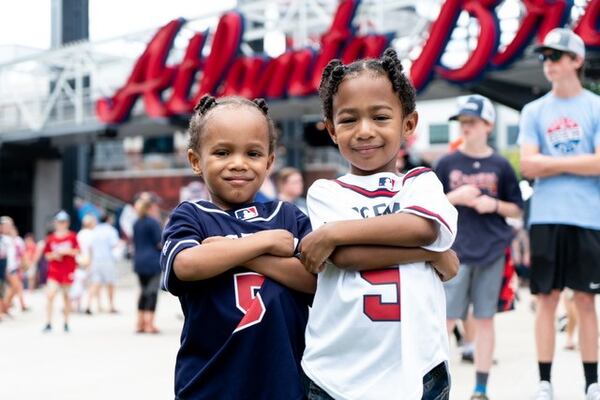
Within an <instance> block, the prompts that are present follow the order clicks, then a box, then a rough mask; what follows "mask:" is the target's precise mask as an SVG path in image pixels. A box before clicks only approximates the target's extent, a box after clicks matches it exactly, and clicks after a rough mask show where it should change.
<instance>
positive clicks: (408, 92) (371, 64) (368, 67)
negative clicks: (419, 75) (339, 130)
mask: <svg viewBox="0 0 600 400" xmlns="http://www.w3.org/2000/svg"><path fill="white" fill-rule="evenodd" d="M363 71H371V72H373V73H375V74H378V75H384V76H386V77H387V78H388V79H389V80H390V82H391V84H392V90H393V91H394V93H396V94H397V95H398V98H399V99H400V104H402V115H404V116H406V115H408V114H410V113H412V112H414V111H415V107H416V104H415V101H416V100H415V98H416V95H415V88H414V86H413V85H412V83H410V81H409V80H408V78H407V77H406V75H405V74H404V72H403V68H402V63H400V60H399V59H398V54H397V53H396V51H395V50H394V49H391V48H388V49H386V50H385V51H384V52H383V56H381V58H380V59H363V60H357V61H354V62H353V63H351V64H348V65H344V64H343V63H342V62H341V61H340V60H338V59H334V60H331V61H330V62H329V64H327V66H326V67H325V69H323V75H322V77H321V84H320V85H319V97H320V98H321V104H322V106H323V115H324V117H325V119H326V120H330V121H331V120H332V119H333V97H334V96H335V94H336V93H337V91H338V88H339V86H340V83H341V82H342V81H343V80H344V79H345V78H346V77H347V76H351V75H358V74H359V73H361V72H363Z"/></svg>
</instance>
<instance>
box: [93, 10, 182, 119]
mask: <svg viewBox="0 0 600 400" xmlns="http://www.w3.org/2000/svg"><path fill="white" fill-rule="evenodd" d="M184 23H185V20H184V19H183V18H179V19H176V20H173V21H171V22H169V23H168V24H167V25H165V27H163V28H161V29H160V30H159V31H158V33H157V34H156V35H155V36H154V38H152V40H151V41H150V44H148V47H147V48H146V50H145V51H144V53H143V54H142V56H141V57H140V58H139V59H138V61H137V62H136V64H135V66H134V67H133V71H132V73H131V75H130V76H129V79H128V80H127V83H126V84H125V85H124V86H123V87H122V88H121V89H119V90H118V91H117V92H116V93H115V95H114V96H113V97H110V98H104V99H100V100H99V101H98V103H96V114H97V115H98V118H99V119H100V120H101V121H103V122H107V123H118V122H122V121H124V120H126V119H127V118H128V117H129V113H130V112H131V109H132V107H133V105H134V104H135V101H136V100H137V99H138V97H139V96H140V95H142V94H143V95H144V105H145V106H146V112H147V113H148V115H149V116H151V117H164V116H166V115H168V112H167V109H166V107H165V106H164V103H163V101H162V98H161V95H162V91H163V90H165V89H167V88H168V87H169V86H170V85H171V80H172V78H173V76H174V73H175V70H174V68H169V67H166V66H165V62H166V60H167V56H168V55H169V51H170V50H171V45H172V43H173V40H174V39H175V36H176V35H177V33H178V32H179V29H181V27H182V26H183V24H184Z"/></svg>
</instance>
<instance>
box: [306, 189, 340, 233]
mask: <svg viewBox="0 0 600 400" xmlns="http://www.w3.org/2000/svg"><path fill="white" fill-rule="evenodd" d="M337 198H339V194H338V197H337ZM335 199H336V193H335V191H334V190H333V188H332V186H331V182H330V181H328V180H326V179H319V180H317V181H316V182H315V183H313V184H312V186H311V187H310V188H309V189H308V193H307V195H306V206H307V208H308V216H309V218H310V223H311V225H312V229H313V230H317V229H318V228H320V227H321V225H323V224H326V223H328V222H332V221H339V220H341V219H343V216H341V215H340V213H339V212H336V210H337V208H336V207H335ZM338 208H339V207H338Z"/></svg>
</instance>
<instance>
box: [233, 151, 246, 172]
mask: <svg viewBox="0 0 600 400" xmlns="http://www.w3.org/2000/svg"><path fill="white" fill-rule="evenodd" d="M229 168H231V169H236V170H240V169H246V168H247V165H246V159H245V158H244V156H243V155H241V154H235V155H233V157H231V162H230V163H229Z"/></svg>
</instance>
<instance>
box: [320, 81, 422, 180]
mask: <svg viewBox="0 0 600 400" xmlns="http://www.w3.org/2000/svg"><path fill="white" fill-rule="evenodd" d="M417 121H418V115H417V113H416V112H414V113H411V114H409V115H407V116H403V115H402V104H401V102H400V99H399V97H398V95H397V94H396V93H395V92H394V91H393V89H392V84H391V82H390V80H389V79H388V78H387V76H385V75H379V74H376V73H374V72H372V71H364V72H361V73H359V74H358V75H349V76H347V77H345V78H344V80H343V81H342V82H341V83H340V85H339V87H338V90H337V93H336V94H335V96H334V98H333V120H332V121H329V120H328V121H326V126H327V130H328V132H329V134H330V135H331V138H332V139H333V141H334V142H335V143H336V144H337V145H338V148H339V150H340V153H341V154H342V156H343V157H344V158H345V159H346V160H348V161H349V162H350V164H351V172H352V173H353V174H356V175H371V174H375V173H378V172H395V165H396V155H397V154H398V151H399V150H400V145H401V144H402V140H403V139H404V138H405V137H407V136H409V135H411V134H412V133H413V132H414V130H415V128H416V126H417Z"/></svg>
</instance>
